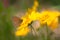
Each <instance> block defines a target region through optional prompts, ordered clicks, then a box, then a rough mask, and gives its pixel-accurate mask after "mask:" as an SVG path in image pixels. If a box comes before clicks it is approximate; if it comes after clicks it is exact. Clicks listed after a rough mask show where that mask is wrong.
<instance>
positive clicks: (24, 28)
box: [15, 0, 60, 36]
mask: <svg viewBox="0 0 60 40" xmlns="http://www.w3.org/2000/svg"><path fill="white" fill-rule="evenodd" d="M37 7H38V2H37V1H36V0H35V1H34V5H33V7H32V9H29V10H28V12H26V15H25V16H23V17H21V19H22V20H23V22H22V23H21V24H20V26H19V27H18V28H17V31H16V32H15V34H16V36H25V35H27V34H28V32H29V31H30V28H29V27H28V24H30V23H31V22H32V21H35V20H39V21H40V24H45V23H47V25H48V26H49V27H50V29H51V30H54V29H56V28H57V25H58V16H60V12H58V11H51V10H44V11H42V12H37V11H36V9H37Z"/></svg>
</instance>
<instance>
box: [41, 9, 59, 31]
mask: <svg viewBox="0 0 60 40" xmlns="http://www.w3.org/2000/svg"><path fill="white" fill-rule="evenodd" d="M59 15H60V12H58V11H51V10H45V11H42V13H41V16H40V22H41V24H44V23H47V25H48V26H49V27H50V28H51V30H54V29H55V28H57V24H58V19H57V18H58V16H59Z"/></svg>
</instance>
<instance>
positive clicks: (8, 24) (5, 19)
mask: <svg viewBox="0 0 60 40" xmlns="http://www.w3.org/2000/svg"><path fill="white" fill-rule="evenodd" d="M33 2H34V0H0V40H29V38H30V37H26V38H24V39H22V38H23V37H22V38H17V37H15V35H14V26H13V24H12V21H11V17H12V16H13V15H14V14H15V13H16V12H18V11H25V10H27V9H28V8H31V7H32V5H33ZM38 2H39V7H40V8H42V6H45V5H47V6H51V7H53V8H56V9H60V0H38ZM30 40H33V39H30Z"/></svg>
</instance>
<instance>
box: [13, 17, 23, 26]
mask: <svg viewBox="0 0 60 40" xmlns="http://www.w3.org/2000/svg"><path fill="white" fill-rule="evenodd" d="M22 21H23V20H22V19H20V18H19V17H17V16H13V17H12V22H13V25H14V26H15V27H18V26H19V25H20V24H21V23H22Z"/></svg>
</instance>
